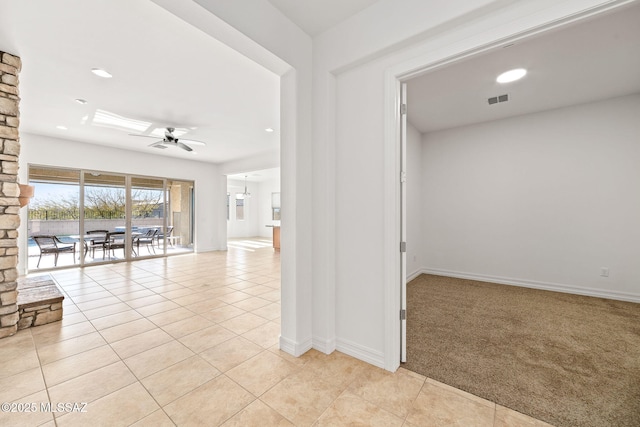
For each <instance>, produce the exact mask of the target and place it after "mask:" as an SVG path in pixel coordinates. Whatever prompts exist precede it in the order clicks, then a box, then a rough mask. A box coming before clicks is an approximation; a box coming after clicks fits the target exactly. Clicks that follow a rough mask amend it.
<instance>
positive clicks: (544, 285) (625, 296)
mask: <svg viewBox="0 0 640 427" xmlns="http://www.w3.org/2000/svg"><path fill="white" fill-rule="evenodd" d="M420 273H424V274H434V275H436V276H447V277H457V278H459V279H469V280H478V281H480V282H491V283H500V284H503V285H511V286H522V287H524V288H532V289H541V290H545V291H555V292H564V293H567V294H576V295H586V296H590V297H599V298H607V299H614V300H620V301H630V302H640V294H632V293H628V292H617V291H610V290H606V289H594V288H583V287H579V286H572V285H564V284H561V283H551V282H539V281H536V280H526V279H514V278H512V277H500V276H489V275H485V274H474V273H467V272H460V271H449V270H441V269H437V268H423V269H422V270H420ZM415 277H417V275H416V276H414V278H415ZM407 280H408V279H407Z"/></svg>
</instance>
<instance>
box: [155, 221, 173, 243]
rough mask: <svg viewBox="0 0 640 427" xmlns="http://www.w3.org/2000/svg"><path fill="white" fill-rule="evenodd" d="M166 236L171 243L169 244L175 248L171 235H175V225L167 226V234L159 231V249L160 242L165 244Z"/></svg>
mask: <svg viewBox="0 0 640 427" xmlns="http://www.w3.org/2000/svg"><path fill="white" fill-rule="evenodd" d="M165 234H166V235H167V241H168V242H169V244H170V245H171V246H173V242H172V241H171V235H172V234H173V225H169V226H167V232H166V233H163V232H161V231H159V230H158V234H156V239H157V241H158V247H160V241H161V240H162V241H163V242H164V236H165Z"/></svg>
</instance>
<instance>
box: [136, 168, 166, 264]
mask: <svg viewBox="0 0 640 427" xmlns="http://www.w3.org/2000/svg"><path fill="white" fill-rule="evenodd" d="M165 209H166V201H165V191H164V180H163V179H155V178H144V177H132V178H131V233H132V244H133V248H132V250H133V255H134V256H136V257H142V256H153V255H156V254H162V253H164V250H163V247H162V246H161V236H162V235H163V234H164V230H165V223H164V219H165V216H166V215H165Z"/></svg>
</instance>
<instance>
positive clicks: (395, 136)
mask: <svg viewBox="0 0 640 427" xmlns="http://www.w3.org/2000/svg"><path fill="white" fill-rule="evenodd" d="M629 3H631V1H630V0H617V1H616V0H614V1H612V2H609V3H606V4H600V5H598V6H595V7H592V8H588V9H586V10H582V11H580V12H577V13H574V14H571V15H567V16H564V17H562V18H560V19H555V20H552V21H547V22H545V23H542V24H534V25H532V27H530V28H529V29H527V30H524V31H520V32H516V33H510V34H509V35H507V36H505V37H500V33H501V32H508V31H509V29H508V28H506V27H501V26H498V27H495V28H494V29H493V30H492V31H491V32H490V34H482V35H481V37H478V38H479V39H482V38H485V39H488V40H489V41H487V42H484V43H482V42H481V44H479V45H476V46H473V43H474V41H473V40H472V39H471V38H469V39H462V40H460V41H458V42H456V43H450V44H449V45H443V46H441V47H437V48H434V49H433V50H431V51H428V52H427V53H424V54H422V55H419V56H417V57H414V58H412V59H409V60H405V61H404V62H400V63H398V64H396V65H393V66H391V67H389V68H388V69H387V70H386V71H385V76H384V86H385V87H384V91H385V98H384V133H385V135H384V188H383V194H384V206H385V207H384V219H385V221H384V224H385V225H384V283H385V289H384V310H385V312H384V324H385V326H384V328H385V330H384V334H385V336H384V368H385V369H386V370H389V371H395V370H397V369H398V367H400V361H401V357H402V349H403V347H404V345H405V344H406V342H403V331H402V322H401V320H400V310H401V309H402V298H403V294H402V283H403V281H406V278H405V279H404V280H402V279H401V276H402V270H403V266H402V257H401V255H400V250H399V243H400V242H401V241H402V235H401V230H402V221H403V220H404V221H405V223H406V218H403V217H404V216H406V213H403V210H402V209H401V203H402V199H401V191H402V188H401V185H400V173H401V143H402V138H401V134H402V128H401V125H402V117H401V116H402V115H401V114H400V105H401V103H402V85H403V83H406V82H408V81H409V80H410V79H412V78H413V77H417V76H419V75H423V74H426V73H429V72H431V71H434V70H436V69H439V68H442V67H445V66H447V65H450V64H453V63H455V62H459V61H462V60H465V59H469V58H471V57H473V56H476V55H480V54H483V53H485V52H488V51H490V50H493V49H499V48H502V47H504V46H506V45H509V44H512V43H515V42H519V41H522V40H525V39H528V38H530V37H533V36H536V35H539V34H542V33H545V32H547V31H550V30H554V29H558V28H561V27H564V26H566V25H570V24H573V23H576V22H579V21H582V20H584V19H587V18H592V17H594V16H597V15H600V14H602V13H606V12H608V11H611V10H613V9H616V8H618V7H624V6H625V5H627V4H629ZM407 316H410V314H409V313H408V314H407Z"/></svg>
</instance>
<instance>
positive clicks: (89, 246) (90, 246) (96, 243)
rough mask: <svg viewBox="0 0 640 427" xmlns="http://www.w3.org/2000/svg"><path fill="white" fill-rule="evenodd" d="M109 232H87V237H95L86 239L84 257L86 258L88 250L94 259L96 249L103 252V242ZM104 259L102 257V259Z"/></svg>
mask: <svg viewBox="0 0 640 427" xmlns="http://www.w3.org/2000/svg"><path fill="white" fill-rule="evenodd" d="M108 232H109V230H89V231H87V232H86V234H87V235H95V239H94V238H91V239H87V240H85V242H84V248H85V251H84V255H85V256H87V253H88V252H89V250H91V258H95V254H96V249H100V250H104V242H105V240H106V236H107V233H108ZM103 258H104V257H103Z"/></svg>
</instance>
